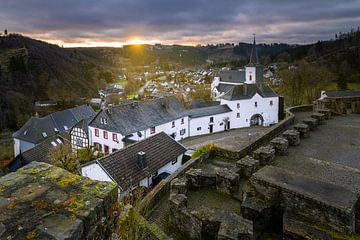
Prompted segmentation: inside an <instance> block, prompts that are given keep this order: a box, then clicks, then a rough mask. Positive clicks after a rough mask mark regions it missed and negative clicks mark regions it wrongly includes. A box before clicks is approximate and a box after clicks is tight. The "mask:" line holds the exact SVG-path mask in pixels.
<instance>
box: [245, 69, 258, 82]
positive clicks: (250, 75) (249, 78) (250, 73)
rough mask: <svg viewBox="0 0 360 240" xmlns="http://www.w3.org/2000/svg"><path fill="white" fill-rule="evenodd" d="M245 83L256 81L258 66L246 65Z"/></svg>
mask: <svg viewBox="0 0 360 240" xmlns="http://www.w3.org/2000/svg"><path fill="white" fill-rule="evenodd" d="M245 83H247V84H254V83H256V67H245Z"/></svg>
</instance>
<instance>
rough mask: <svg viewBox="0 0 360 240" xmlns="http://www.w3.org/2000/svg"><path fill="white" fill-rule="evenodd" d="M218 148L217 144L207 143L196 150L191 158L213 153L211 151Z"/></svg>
mask: <svg viewBox="0 0 360 240" xmlns="http://www.w3.org/2000/svg"><path fill="white" fill-rule="evenodd" d="M216 148H217V146H216V145H215V144H207V145H205V146H202V147H199V148H197V149H196V150H195V152H194V153H193V155H192V156H191V158H198V157H201V156H206V155H211V153H212V152H213V151H214V150H215V149H216Z"/></svg>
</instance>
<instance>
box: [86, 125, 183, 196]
mask: <svg viewBox="0 0 360 240" xmlns="http://www.w3.org/2000/svg"><path fill="white" fill-rule="evenodd" d="M185 151H186V149H185V148H184V147H183V146H182V145H181V144H179V143H178V142H176V141H175V140H174V139H173V138H171V137H170V136H168V135H167V134H166V133H164V132H160V133H158V134H156V135H154V136H152V137H149V138H147V139H145V140H143V141H140V142H137V143H134V144H132V145H129V146H128V147H126V148H123V149H121V150H119V151H116V152H114V153H112V154H110V155H108V156H106V157H104V158H101V159H99V160H97V161H96V163H97V164H99V165H100V166H101V167H102V168H103V169H105V171H106V172H107V173H108V174H109V175H110V177H111V178H112V179H113V180H115V181H116V182H117V183H118V185H119V186H120V187H121V188H122V189H123V190H126V189H128V188H129V187H130V186H134V185H137V184H138V183H139V182H140V181H141V180H142V179H144V178H146V177H149V176H150V175H151V174H153V173H154V172H156V171H157V170H158V169H160V168H161V167H163V166H164V165H166V164H167V163H169V162H171V161H173V160H175V159H176V158H177V157H178V156H180V155H181V154H183V153H185ZM139 152H145V155H146V162H147V167H146V168H145V169H140V168H139V167H138V164H137V163H138V155H137V154H138V153H139ZM86 165H88V164H86Z"/></svg>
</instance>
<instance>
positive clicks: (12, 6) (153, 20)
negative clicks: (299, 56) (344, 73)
mask: <svg viewBox="0 0 360 240" xmlns="http://www.w3.org/2000/svg"><path fill="white" fill-rule="evenodd" d="M359 25H360V0H296V1H294V0H247V1H244V0H181V1H178V0H0V28H1V27H2V28H3V29H8V31H9V32H10V33H11V32H12V33H14V32H16V33H21V34H23V35H27V36H30V37H33V38H36V39H40V40H44V41H48V42H51V43H55V44H58V45H62V46H64V47H79V46H84V47H85V46H122V45H124V44H129V43H149V44H154V43H162V44H184V45H197V44H207V43H212V44H216V43H224V42H231V43H238V42H251V41H252V37H253V36H252V35H253V33H256V36H257V42H263V43H272V42H286V43H297V44H306V43H311V42H315V41H318V40H328V39H331V38H334V35H335V33H337V32H343V31H349V30H350V29H351V28H357V27H358V26H359Z"/></svg>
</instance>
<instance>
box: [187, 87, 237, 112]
mask: <svg viewBox="0 0 360 240" xmlns="http://www.w3.org/2000/svg"><path fill="white" fill-rule="evenodd" d="M229 86H230V85H229ZM217 105H220V102H219V101H206V100H203V99H196V100H193V101H191V103H190V109H194V108H203V107H211V106H217Z"/></svg>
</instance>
